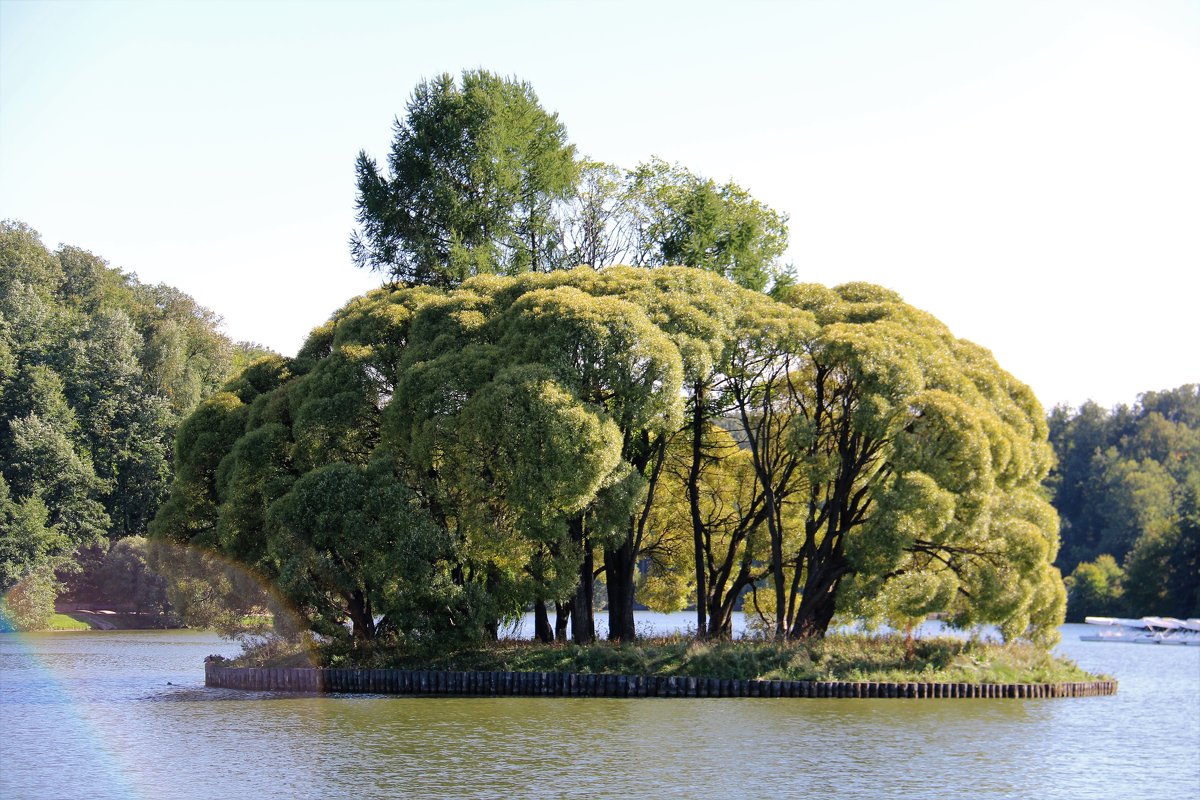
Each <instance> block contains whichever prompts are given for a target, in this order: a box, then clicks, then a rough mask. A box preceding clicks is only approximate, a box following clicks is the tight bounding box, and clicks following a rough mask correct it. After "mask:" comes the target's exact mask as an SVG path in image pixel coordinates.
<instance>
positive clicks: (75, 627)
mask: <svg viewBox="0 0 1200 800" xmlns="http://www.w3.org/2000/svg"><path fill="white" fill-rule="evenodd" d="M91 629H92V626H91V625H88V624H87V623H86V622H80V621H79V620H77V619H75V618H74V617H68V616H67V615H66V614H55V615H54V616H53V617H51V618H50V624H49V625H47V626H46V630H48V631H90V630H91Z"/></svg>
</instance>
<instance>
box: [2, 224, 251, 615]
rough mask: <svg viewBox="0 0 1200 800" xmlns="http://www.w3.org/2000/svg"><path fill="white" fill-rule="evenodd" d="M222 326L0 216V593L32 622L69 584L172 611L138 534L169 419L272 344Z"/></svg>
mask: <svg viewBox="0 0 1200 800" xmlns="http://www.w3.org/2000/svg"><path fill="white" fill-rule="evenodd" d="M219 322H220V318H219V317H217V316H216V315H215V314H213V313H212V312H211V311H209V310H208V309H206V308H203V307H201V306H200V305H198V304H197V303H196V302H195V301H194V300H193V299H192V298H191V297H189V296H187V295H186V294H184V293H183V292H180V291H179V290H178V289H175V288H172V287H170V286H165V285H161V284H160V285H147V284H144V283H141V282H140V281H138V280H137V278H136V277H135V276H132V275H128V274H125V273H122V272H121V271H120V270H118V269H115V268H112V267H110V266H108V264H107V263H106V262H105V261H104V260H103V259H101V258H99V257H98V256H95V255H93V254H92V253H90V252H88V251H86V250H83V249H80V248H78V247H72V246H62V247H59V248H58V249H57V250H55V251H53V252H51V251H49V250H48V249H47V248H46V247H45V246H44V245H43V244H42V241H41V239H40V237H39V236H38V234H37V232H36V231H34V230H33V229H32V228H30V227H29V226H28V225H26V224H24V223H21V222H16V221H5V222H2V223H0V593H3V594H4V595H5V606H6V609H7V611H8V613H9V616H11V617H13V618H15V620H16V621H17V622H19V623H21V624H22V625H23V626H26V627H38V626H39V625H41V624H44V622H45V620H47V619H48V618H49V615H50V614H52V613H53V610H54V600H55V598H56V597H57V596H59V595H60V594H65V595H66V596H68V597H70V596H78V597H81V598H82V597H86V598H89V599H93V600H94V599H97V598H105V599H106V600H107V601H108V602H120V603H123V604H128V603H132V604H134V605H135V606H137V607H140V608H142V609H143V610H146V611H158V610H161V609H162V608H164V606H165V603H166V598H165V593H164V591H163V585H162V581H161V579H159V578H158V577H157V576H156V575H154V574H153V572H152V571H149V570H147V569H146V557H145V549H146V540H145V535H146V533H147V528H148V526H149V523H150V520H151V519H152V518H153V517H154V515H155V514H156V513H157V512H158V508H159V505H160V504H161V503H162V501H163V500H164V499H165V497H166V494H167V490H168V488H169V486H170V481H171V475H172V467H171V458H172V447H173V443H174V437H175V430H176V428H177V427H178V425H179V421H180V420H181V419H182V418H184V417H185V416H187V414H189V413H190V412H191V411H192V409H193V408H195V406H196V405H197V404H198V403H199V402H200V400H201V399H202V398H204V397H207V396H208V395H210V394H212V393H213V392H214V391H215V390H216V389H218V388H219V387H220V386H221V385H222V384H223V383H224V382H225V381H226V380H227V379H229V378H230V377H231V376H232V375H233V374H235V373H236V372H238V371H239V370H240V369H241V368H242V367H244V366H245V365H246V364H248V363H249V362H250V361H252V360H254V359H255V358H257V357H258V356H259V355H262V354H263V353H265V352H266V351H265V350H264V349H263V348H259V347H256V346H253V345H247V344H244V343H243V344H234V343H233V342H230V341H229V340H228V338H226V337H225V336H224V335H223V334H222V333H220V331H219V330H218V325H219ZM110 544H111V545H113V546H111V547H110Z"/></svg>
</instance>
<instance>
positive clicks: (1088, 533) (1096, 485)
mask: <svg viewBox="0 0 1200 800" xmlns="http://www.w3.org/2000/svg"><path fill="white" fill-rule="evenodd" d="M1050 432H1051V433H1050V438H1051V442H1052V443H1053V444H1054V448H1055V451H1056V453H1057V455H1058V466H1057V467H1056V468H1055V469H1054V471H1053V472H1052V473H1051V475H1050V478H1049V481H1048V483H1049V485H1050V486H1051V487H1052V488H1053V489H1054V492H1055V495H1054V504H1055V506H1056V508H1057V509H1058V511H1059V514H1060V515H1061V517H1062V539H1063V548H1062V553H1061V556H1060V560H1059V565H1060V566H1061V567H1062V569H1063V571H1064V572H1070V573H1071V581H1070V586H1071V618H1072V619H1082V618H1083V617H1084V616H1086V615H1088V614H1100V615H1107V614H1114V613H1117V614H1129V615H1136V616H1142V615H1144V614H1159V615H1174V616H1180V617H1186V616H1198V615H1200V531H1198V523H1197V520H1198V519H1200V513H1198V511H1197V496H1198V495H1200V387H1197V386H1196V385H1192V384H1189V385H1186V386H1181V387H1179V388H1177V389H1173V390H1170V391H1163V392H1147V393H1146V394H1143V395H1142V396H1141V398H1140V399H1139V402H1138V403H1137V404H1135V405H1134V406H1133V407H1132V408H1131V407H1128V406H1123V405H1122V406H1117V407H1116V408H1114V409H1112V410H1111V411H1104V410H1103V409H1101V408H1100V407H1099V406H1097V405H1096V404H1095V403H1085V404H1084V405H1083V406H1082V407H1080V408H1079V409H1078V410H1077V411H1074V412H1072V411H1071V410H1069V409H1066V408H1056V409H1054V410H1053V412H1051V414H1050Z"/></svg>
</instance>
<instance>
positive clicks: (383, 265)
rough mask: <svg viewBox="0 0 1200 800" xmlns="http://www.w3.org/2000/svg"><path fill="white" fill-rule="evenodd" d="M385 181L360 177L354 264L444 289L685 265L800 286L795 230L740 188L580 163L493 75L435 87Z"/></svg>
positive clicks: (517, 93) (466, 76)
mask: <svg viewBox="0 0 1200 800" xmlns="http://www.w3.org/2000/svg"><path fill="white" fill-rule="evenodd" d="M405 111H406V114H405V116H404V118H403V119H397V120H396V122H395V133H394V137H393V140H392V146H391V151H390V152H389V154H388V158H387V166H388V170H387V172H386V173H384V172H381V171H380V168H379V165H378V164H377V163H376V162H375V160H374V159H372V158H371V157H370V156H368V155H367V154H366V153H365V152H361V153H359V156H358V161H357V164H356V172H357V185H358V198H357V205H358V225H359V227H358V229H357V230H356V231H355V232H354V233H353V234H352V236H351V240H350V245H351V248H350V249H351V254H352V256H353V258H354V261H355V263H357V264H358V265H359V266H361V267H367V268H370V269H375V270H379V271H382V272H384V273H386V274H388V275H389V276H390V277H391V278H392V279H394V280H396V281H399V282H403V283H407V284H411V285H427V286H436V287H440V288H448V287H454V286H458V285H459V284H461V283H462V282H463V281H464V280H465V279H467V278H469V277H471V276H473V275H483V274H502V275H515V274H519V273H521V272H526V271H535V272H537V271H542V272H545V271H549V270H553V269H562V268H571V267H576V266H579V265H583V264H586V265H588V266H592V267H596V268H599V267H604V266H611V265H613V264H618V263H629V264H634V265H637V266H661V265H664V264H678V265H683V266H689V267H697V268H700V269H705V270H708V271H710V272H715V273H717V274H719V275H723V276H724V277H727V278H729V279H731V280H733V281H735V282H736V283H738V284H739V285H741V286H745V287H748V288H751V289H756V290H761V289H764V288H766V287H768V286H770V285H775V284H779V283H784V282H787V280H788V279H789V276H788V270H787V268H786V267H784V266H782V265H781V263H780V258H781V256H782V255H783V251H784V250H785V249H786V248H787V240H788V233H787V217H786V216H785V215H783V214H780V213H778V212H776V211H774V210H773V209H771V208H770V207H768V206H766V205H765V204H763V203H761V202H760V201H758V200H755V199H754V198H753V197H751V196H750V194H749V192H747V191H746V190H745V189H743V188H742V187H740V186H738V185H737V184H736V183H733V182H732V181H729V182H726V183H724V184H721V185H718V184H717V183H716V182H715V181H713V180H711V179H707V178H704V177H702V176H700V175H696V174H695V173H693V172H691V171H689V170H687V169H685V168H684V167H681V166H679V165H677V164H676V165H671V164H668V163H666V162H665V161H663V160H661V159H658V158H653V159H651V160H649V161H647V162H645V163H642V164H639V165H638V166H637V167H635V168H633V169H629V170H622V169H619V168H617V167H614V166H612V165H608V164H603V163H599V162H595V161H591V160H589V159H586V158H576V154H575V147H574V145H572V144H569V143H568V141H567V137H566V128H565V127H564V126H563V124H562V123H561V122H559V120H558V115H557V114H553V113H550V112H547V111H545V110H544V109H543V108H542V107H541V105H540V104H539V102H538V98H537V95H536V94H534V91H533V89H532V87H530V86H529V84H527V83H524V82H521V81H517V80H515V79H512V78H502V77H499V76H497V75H493V74H492V73H489V72H487V71H485V70H468V71H465V72H463V74H462V79H461V81H459V82H456V81H455V79H454V77H453V76H451V75H449V74H443V75H439V76H438V77H436V78H434V79H432V80H427V81H422V82H421V83H419V84H418V85H417V87H416V88H415V89H414V90H413V93H412V95H411V97H410V98H409V101H408V105H407V107H406V109H405Z"/></svg>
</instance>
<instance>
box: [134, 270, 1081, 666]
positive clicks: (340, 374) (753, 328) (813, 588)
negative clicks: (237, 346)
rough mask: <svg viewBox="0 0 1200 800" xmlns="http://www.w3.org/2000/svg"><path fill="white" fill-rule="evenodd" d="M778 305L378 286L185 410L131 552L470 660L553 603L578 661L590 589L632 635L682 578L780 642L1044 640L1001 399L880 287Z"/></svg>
mask: <svg viewBox="0 0 1200 800" xmlns="http://www.w3.org/2000/svg"><path fill="white" fill-rule="evenodd" d="M781 297H782V298H783V299H782V301H780V300H773V299H771V298H769V297H767V296H765V295H762V294H760V293H756V292H752V291H748V290H746V289H742V288H740V287H738V286H736V285H735V284H733V283H731V282H729V281H727V280H725V279H724V278H722V277H720V276H718V275H715V274H713V273H712V272H707V271H702V270H695V269H688V268H684V267H664V268H660V269H653V270H646V269H637V268H632V267H613V268H608V269H604V270H599V271H596V270H593V269H590V268H578V269H575V270H569V271H565V270H560V271H555V272H551V273H545V274H539V273H524V274H523V275H521V276H518V277H499V276H479V277H476V278H472V279H469V280H467V281H465V282H464V283H463V284H462V286H461V287H460V288H458V289H454V290H450V291H441V290H435V289H431V288H427V287H421V286H415V287H392V288H385V289H380V290H377V291H375V292H372V293H369V294H367V295H365V296H363V297H361V298H357V299H355V300H353V301H351V302H350V303H349V304H348V305H346V306H345V307H344V308H343V309H342V310H341V311H339V312H338V313H337V314H335V315H334V317H333V318H332V319H331V321H330V322H329V323H328V324H326V325H324V326H322V327H320V328H318V329H316V330H315V331H314V332H313V333H312V335H311V336H310V337H309V340H308V342H307V343H306V344H305V345H304V347H303V348H302V349H301V351H300V353H299V354H298V355H297V356H296V357H295V358H294V359H282V358H274V359H266V360H263V361H260V362H258V363H257V364H255V365H253V366H251V367H250V368H249V369H248V370H246V371H245V372H244V373H243V374H242V375H241V376H240V377H239V378H238V379H237V380H235V381H234V382H232V383H230V384H228V385H227V386H226V387H225V389H224V390H223V391H222V392H219V393H217V394H215V395H213V396H212V397H211V398H209V399H208V400H207V401H205V402H204V403H202V404H201V405H200V406H199V407H198V408H197V410H196V411H195V412H194V413H193V415H192V416H191V417H190V418H189V419H188V420H187V421H186V422H185V423H184V424H183V425H182V426H181V427H180V429H179V434H178V440H177V454H176V459H177V472H176V483H175V485H174V488H173V490H172V495H171V499H170V501H169V502H168V503H167V504H166V505H165V506H164V507H163V509H162V511H161V512H160V514H159V516H158V518H157V520H156V521H155V525H154V531H155V533H156V534H157V535H158V536H159V537H161V538H164V539H169V540H172V541H177V542H181V543H188V544H190V545H199V546H202V547H204V548H212V549H214V550H217V551H219V552H221V553H223V554H224V555H225V556H227V557H230V558H232V559H235V560H237V561H238V562H240V563H242V564H244V565H246V566H247V567H248V568H250V569H251V570H253V571H254V572H256V573H257V574H259V575H261V576H262V577H263V578H264V579H266V580H269V581H270V582H272V583H273V584H274V585H276V586H277V587H278V589H279V591H280V592H281V593H282V595H283V597H284V598H285V599H286V601H287V602H288V603H289V604H291V605H292V606H294V607H295V608H296V609H297V610H298V611H299V612H300V613H301V615H302V617H304V618H305V619H306V620H308V622H309V624H310V625H311V626H312V628H313V630H315V631H316V632H318V633H321V634H323V635H325V636H329V637H333V638H334V639H337V638H339V637H341V636H342V635H344V634H347V629H346V628H344V627H343V624H344V623H349V624H350V629H349V630H350V631H351V632H352V633H353V636H354V638H355V639H356V640H358V641H360V642H367V641H373V640H378V639H389V640H399V641H402V642H408V643H409V644H420V643H421V642H428V641H442V642H445V641H447V640H448V639H465V640H468V641H474V640H478V639H480V638H487V637H488V636H494V635H495V633H496V630H497V627H498V625H499V624H500V623H501V621H503V620H505V619H511V618H513V617H515V616H517V615H518V614H520V613H522V612H523V611H524V609H525V608H526V607H528V605H530V604H534V605H535V607H537V606H539V605H540V607H541V609H542V610H544V609H545V608H546V607H547V606H548V605H549V604H551V603H554V604H557V607H558V609H559V615H560V624H559V630H560V631H561V633H562V634H563V635H565V633H566V619H567V616H568V615H569V618H570V628H571V632H572V635H573V638H574V639H575V640H576V641H578V642H585V641H589V640H590V639H591V638H593V637H594V635H595V633H594V628H593V627H592V613H593V612H592V604H593V595H592V591H591V588H592V587H591V581H592V579H593V577H595V576H598V577H599V578H600V580H602V581H603V583H604V586H605V589H606V594H607V600H608V616H609V630H610V635H611V636H612V637H613V638H617V639H622V640H629V639H632V638H635V637H636V631H635V629H634V625H633V607H634V597H635V592H637V591H644V592H645V599H652V598H653V597H655V596H657V597H659V598H660V599H661V598H670V597H671V592H669V591H664V589H663V585H664V583H665V584H668V585H671V586H675V587H682V588H681V590H680V591H677V592H675V593H674V599H673V600H670V599H669V600H667V601H664V602H676V601H680V600H685V599H686V597H687V596H688V595H689V594H690V593H691V591H692V589H693V587H696V586H697V585H698V580H697V576H698V575H699V576H702V577H701V578H700V580H702V581H704V582H705V585H706V586H708V587H709V588H708V589H706V590H705V591H704V592H699V593H698V594H699V596H701V597H705V598H706V599H705V603H704V605H706V606H713V605H714V604H715V605H721V604H724V603H727V602H731V601H730V598H736V596H737V595H738V593H739V592H740V591H742V590H744V589H746V588H747V587H749V586H757V585H758V584H759V583H761V582H763V580H764V579H767V583H768V584H769V585H770V586H771V587H772V589H771V590H770V591H767V592H765V593H764V592H763V591H761V590H759V591H757V597H756V603H758V605H759V606H761V607H763V608H764V616H765V617H767V618H769V619H773V620H775V624H774V625H773V629H774V631H775V633H776V635H778V636H781V637H782V636H810V635H814V634H816V635H820V634H823V633H824V631H825V629H826V628H827V627H828V625H829V624H830V621H831V620H832V618H833V616H834V614H835V613H838V612H843V613H852V614H866V615H868V616H872V617H878V618H882V619H887V620H891V621H894V622H900V623H905V622H907V621H909V620H912V619H915V618H919V617H920V616H923V615H924V614H925V613H927V612H928V611H933V610H949V611H951V612H952V613H953V615H954V619H955V621H957V622H959V623H960V624H971V623H976V622H994V623H997V624H1000V625H1001V626H1002V628H1003V630H1004V632H1005V633H1006V635H1008V636H1010V637H1017V636H1029V637H1034V638H1038V639H1043V638H1046V637H1048V636H1051V635H1052V632H1053V630H1054V627H1055V626H1056V625H1057V624H1058V622H1060V621H1061V613H1062V583H1061V580H1060V579H1059V577H1058V573H1057V572H1056V571H1055V570H1053V569H1052V568H1051V567H1050V560H1051V559H1052V558H1053V557H1054V554H1055V550H1056V546H1057V538H1056V533H1057V525H1056V519H1055V517H1054V514H1053V511H1052V510H1051V509H1050V506H1049V505H1048V503H1047V502H1046V501H1045V500H1044V499H1043V498H1042V496H1041V494H1040V492H1039V488H1038V487H1039V482H1040V480H1041V479H1042V477H1043V476H1044V475H1045V471H1046V469H1047V468H1048V465H1049V449H1048V445H1047V443H1046V440H1045V423H1044V421H1043V416H1042V411H1041V408H1040V407H1039V406H1038V404H1037V402H1036V400H1035V399H1034V398H1033V397H1032V395H1031V394H1030V392H1029V390H1028V388H1027V387H1025V386H1023V385H1022V384H1020V383H1018V382H1016V381H1015V380H1013V379H1012V378H1011V376H1009V375H1007V373H1004V372H1003V371H1002V370H1000V369H999V368H998V367H997V366H996V365H995V363H994V361H993V360H992V359H991V357H990V355H988V354H987V353H986V352H985V351H983V350H981V349H980V348H977V347H975V346H974V345H970V344H968V343H964V342H961V341H959V340H957V339H954V338H953V337H952V336H951V335H950V334H949V332H947V331H946V330H945V328H944V327H943V326H941V325H940V324H939V323H937V322H936V320H933V319H932V318H931V317H929V316H928V315H926V314H923V313H922V312H919V311H917V310H915V309H912V308H911V307H909V306H907V305H905V304H904V303H903V302H901V301H900V299H899V298H898V297H896V296H895V295H894V294H893V293H891V292H888V291H887V290H884V289H881V288H879V287H872V286H866V285H861V284H850V285H847V286H844V287H839V288H837V289H833V290H830V289H825V288H823V287H818V286H814V285H804V286H796V287H793V288H792V289H791V290H789V291H788V292H787V293H784V294H781ZM714 423H720V427H714ZM697 430H698V431H699V433H700V440H701V445H702V446H701V447H700V449H699V450H695V449H694V448H693V447H692V442H693V441H695V436H696V431H697ZM722 430H728V431H729V433H722V432H721V431H722ZM731 435H732V437H733V439H736V440H737V444H736V445H735V444H733V443H732V440H731V438H730V436H731ZM721 437H724V439H723V440H722V438H721ZM722 441H724V442H725V443H724V444H721V442H722ZM705 442H707V444H705ZM693 457H697V458H699V459H700V462H699V463H698V464H697V469H694V470H693V469H692V468H691V466H692V463H693V462H691V461H690V459H692V458H693ZM681 463H682V464H683V465H684V466H683V467H681V466H680V464H681ZM729 475H733V476H735V481H734V485H732V486H731V485H728V483H727V481H726V477H728V476H729ZM722 476H724V477H722ZM693 479H694V480H695V483H691V482H690V481H692V480H693ZM694 489H700V491H698V492H697V491H693V490H694ZM720 492H726V493H728V492H735V493H736V492H742V493H744V496H743V497H742V500H741V501H739V505H741V510H740V512H739V514H738V515H735V516H736V517H737V519H730V520H725V521H715V518H714V514H715V511H714V508H713V503H714V502H716V498H717V497H718V495H719V494H720ZM700 495H702V497H700V499H699V501H698V505H699V512H700V513H699V514H693V513H692V512H693V510H694V509H693V508H692V503H691V502H689V500H690V499H691V498H696V497H698V496H700ZM681 498H688V499H681ZM706 504H707V505H706ZM722 526H724V527H722ZM672 530H683V531H686V534H685V535H683V536H676V537H674V538H673V539H672V537H671V536H669V535H668V534H669V533H670V531H672ZM695 543H699V544H698V549H696V550H691V551H689V550H688V546H689V544H692V545H693V546H695ZM722 548H724V549H722ZM647 559H649V560H648V561H647ZM647 564H648V565H649V569H650V573H649V577H647V576H646V575H644V571H645V567H646V565H647ZM693 564H694V565H695V569H694V570H693V569H692V567H691V565H693ZM655 586H657V588H655ZM764 595H770V596H769V597H766V596H764ZM714 598H716V599H715V600H714ZM717 600H719V603H718V602H717ZM548 627H549V626H548V622H547V624H546V626H545V628H543V629H542V630H543V638H545V633H544V632H545V631H548ZM727 630H728V629H727V626H725V625H724V624H719V625H714V626H713V633H715V634H718V635H721V634H724V633H727Z"/></svg>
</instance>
